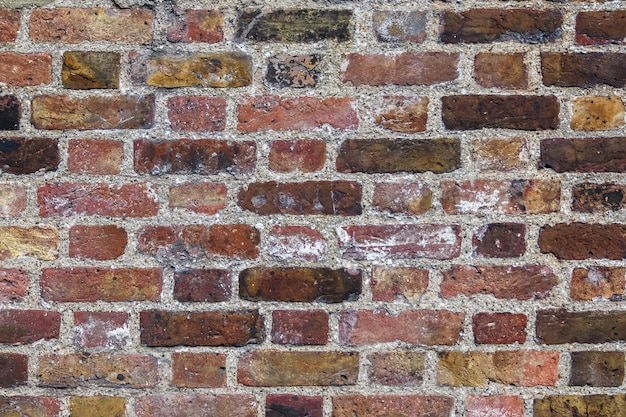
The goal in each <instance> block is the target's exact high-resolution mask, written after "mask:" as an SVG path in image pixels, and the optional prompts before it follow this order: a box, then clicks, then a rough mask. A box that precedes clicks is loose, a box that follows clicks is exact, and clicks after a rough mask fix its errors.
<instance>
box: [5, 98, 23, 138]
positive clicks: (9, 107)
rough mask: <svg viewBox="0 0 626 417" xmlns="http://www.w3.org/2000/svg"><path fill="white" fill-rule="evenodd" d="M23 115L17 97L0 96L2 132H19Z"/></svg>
mask: <svg viewBox="0 0 626 417" xmlns="http://www.w3.org/2000/svg"><path fill="white" fill-rule="evenodd" d="M21 114H22V109H21V106H20V100H19V99H18V98H17V97H16V96H0V130H19V128H20V116H21Z"/></svg>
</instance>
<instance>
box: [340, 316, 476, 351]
mask: <svg viewBox="0 0 626 417" xmlns="http://www.w3.org/2000/svg"><path fill="white" fill-rule="evenodd" d="M463 316H464V314H463V313H456V312H453V311H448V310H407V311H403V312H401V313H398V314H396V315H391V314H389V313H387V312H386V311H384V310H363V311H343V312H342V313H341V316H340V318H339V342H340V343H342V344H345V345H367V344H375V343H390V342H396V341H400V342H404V343H409V344H412V345H454V344H456V343H457V342H458V341H459V340H460V338H461V330H462V328H463Z"/></svg>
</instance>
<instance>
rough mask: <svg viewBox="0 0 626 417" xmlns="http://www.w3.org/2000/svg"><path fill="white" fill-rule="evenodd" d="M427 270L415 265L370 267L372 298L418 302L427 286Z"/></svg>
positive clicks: (376, 299) (375, 299) (374, 299)
mask: <svg viewBox="0 0 626 417" xmlns="http://www.w3.org/2000/svg"><path fill="white" fill-rule="evenodd" d="M428 281H429V279H428V270H426V269H419V268H415V267H384V266H380V265H377V266H374V268H372V280H371V286H372V300H373V301H389V302H393V301H396V300H406V301H409V302H411V303H415V302H418V301H419V300H420V298H421V296H422V295H423V294H424V292H426V289H427V288H428Z"/></svg>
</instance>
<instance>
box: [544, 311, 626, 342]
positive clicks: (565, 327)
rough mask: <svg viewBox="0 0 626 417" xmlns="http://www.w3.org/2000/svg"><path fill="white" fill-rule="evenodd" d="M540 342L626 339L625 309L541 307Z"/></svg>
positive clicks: (614, 340)
mask: <svg viewBox="0 0 626 417" xmlns="http://www.w3.org/2000/svg"><path fill="white" fill-rule="evenodd" d="M535 326H536V331H537V335H536V340H537V343H542V344H546V345H554V344H561V343H596V344H599V343H609V342H623V341H624V340H626V312H625V311H619V310H618V311H576V312H569V311H566V310H562V309H561V310H555V309H548V310H539V311H537V318H536V322H535Z"/></svg>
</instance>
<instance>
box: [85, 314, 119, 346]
mask: <svg viewBox="0 0 626 417" xmlns="http://www.w3.org/2000/svg"><path fill="white" fill-rule="evenodd" d="M130 337H131V336H130V330H129V327H128V313H122V312H114V311H106V312H102V311H76V312H74V343H75V344H76V346H78V347H79V348H96V347H106V348H109V349H123V348H125V347H127V346H128V345H129V344H130Z"/></svg>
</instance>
